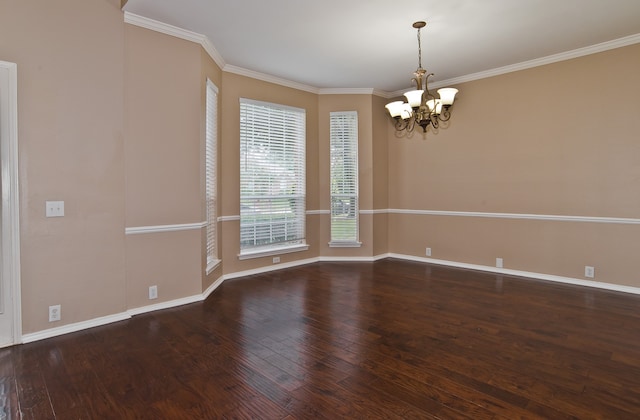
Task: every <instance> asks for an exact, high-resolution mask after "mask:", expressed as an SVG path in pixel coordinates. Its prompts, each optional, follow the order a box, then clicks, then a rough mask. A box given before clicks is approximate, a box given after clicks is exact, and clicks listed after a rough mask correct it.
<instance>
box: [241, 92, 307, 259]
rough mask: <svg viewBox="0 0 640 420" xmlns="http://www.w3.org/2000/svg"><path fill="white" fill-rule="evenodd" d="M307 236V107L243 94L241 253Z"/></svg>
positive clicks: (299, 240) (279, 244) (270, 247)
mask: <svg viewBox="0 0 640 420" xmlns="http://www.w3.org/2000/svg"><path fill="white" fill-rule="evenodd" d="M304 239H305V111H304V109H300V108H293V107H288V106H284V105H277V104H272V103H267V102H258V101H253V100H249V99H244V98H241V99H240V253H241V255H242V253H243V251H244V252H245V253H250V252H252V251H255V250H256V249H259V250H263V249H276V248H281V247H286V246H289V245H294V244H302V243H304Z"/></svg>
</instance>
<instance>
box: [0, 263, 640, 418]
mask: <svg viewBox="0 0 640 420" xmlns="http://www.w3.org/2000/svg"><path fill="white" fill-rule="evenodd" d="M0 410H2V411H0V418H4V417H2V414H4V415H5V416H6V418H10V419H18V418H25V419H50V418H56V419H107V418H108V419H128V418H136V419H144V418H149V419H224V418H256V419H312V418H313V419H315V418H320V419H342V418H347V419H375V418H380V419H436V418H441V419H534V418H542V419H569V418H579V419H597V418H602V419H638V418H640V296H635V295H629V294H623V293H616V292H610V291H603V290H597V289H590V288H581V287H577V286H570V285H560V284H554V283H549V282H542V281H534V280H530V279H518V278H514V277H509V276H502V275H496V274H489V273H481V272H475V271H468V270H460V269H453V268H446V267H439V266H433V265H426V264H422V263H414V262H406V261H399V260H393V259H386V260H382V261H378V262H375V263H316V264H311V265H307V266H302V267H298V268H291V269H285V270H280V271H275V272H272V273H268V274H262V275H255V276H251V277H246V278H243V279H236V280H229V281H227V282H225V283H224V284H223V285H222V286H220V288H219V289H218V290H216V291H215V292H214V293H213V294H212V295H211V296H210V297H209V298H208V299H207V300H206V301H205V302H202V303H197V304H191V305H186V306H182V307H179V308H174V309H169V310H164V311H157V312H154V313H149V314H144V315H139V316H135V317H133V318H132V319H130V320H128V321H123V322H119V323H115V324H111V325H107V326H104V327H98V328H93V329H90V330H86V331H82V332H78V333H73V334H67V335H64V336H60V337H56V338H52V339H48V340H43V341H40V342H35V343H31V344H26V345H20V346H14V347H11V348H6V349H1V350H0Z"/></svg>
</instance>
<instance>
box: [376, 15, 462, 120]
mask: <svg viewBox="0 0 640 420" xmlns="http://www.w3.org/2000/svg"><path fill="white" fill-rule="evenodd" d="M426 25H427V24H426V23H425V22H416V23H414V24H413V27H414V28H416V29H417V30H418V69H417V70H416V71H415V72H414V73H413V74H414V76H415V77H414V78H413V79H412V80H413V82H415V84H416V90H412V91H409V92H406V93H405V94H404V96H405V97H406V98H407V102H403V101H395V102H390V103H388V104H387V105H386V106H385V108H387V110H388V111H389V114H390V115H391V117H393V119H394V120H395V127H396V130H397V131H402V130H406V131H407V132H412V131H413V129H414V128H415V125H416V124H418V125H419V126H420V127H422V131H423V132H426V131H427V128H428V127H429V125H431V126H432V127H433V128H434V129H437V128H438V127H439V126H440V122H444V121H448V120H449V118H451V112H450V110H449V109H450V108H451V105H453V100H454V98H455V96H456V93H458V89H454V88H442V89H438V95H439V96H440V97H439V98H436V97H435V95H434V94H433V93H431V92H430V91H429V85H428V83H429V77H431V76H433V73H428V74H427V71H426V70H425V69H423V68H422V44H421V40H420V29H421V28H424V27H425V26H426ZM423 86H424V87H423Z"/></svg>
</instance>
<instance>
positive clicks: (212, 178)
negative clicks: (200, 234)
mask: <svg viewBox="0 0 640 420" xmlns="http://www.w3.org/2000/svg"><path fill="white" fill-rule="evenodd" d="M205 96H206V98H205V213H206V224H205V238H206V239H205V242H206V244H205V252H206V261H207V265H206V268H205V274H206V275H209V274H211V273H212V272H213V270H215V269H216V267H218V265H220V263H221V260H220V258H219V249H218V217H217V216H218V211H217V210H218V209H217V206H218V185H217V183H218V87H217V86H216V85H215V84H214V83H213V82H212V81H211V80H210V79H207V82H206V95H205ZM212 114H213V115H212ZM210 124H211V125H212V126H213V127H211V129H210V127H209V125H210ZM211 158H213V162H210V160H211ZM210 190H211V191H210ZM210 192H211V194H212V195H213V197H214V198H213V202H214V203H213V207H212V206H211V203H210V202H209V201H210ZM212 231H213V233H211V232H212ZM211 236H213V237H211Z"/></svg>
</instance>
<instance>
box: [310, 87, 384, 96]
mask: <svg viewBox="0 0 640 420" xmlns="http://www.w3.org/2000/svg"><path fill="white" fill-rule="evenodd" d="M373 91H374V89H373V88H352V89H349V88H344V89H343V88H322V89H320V90H319V92H318V94H320V95H373Z"/></svg>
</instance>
